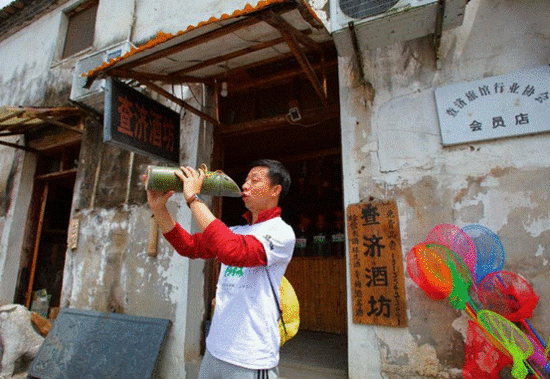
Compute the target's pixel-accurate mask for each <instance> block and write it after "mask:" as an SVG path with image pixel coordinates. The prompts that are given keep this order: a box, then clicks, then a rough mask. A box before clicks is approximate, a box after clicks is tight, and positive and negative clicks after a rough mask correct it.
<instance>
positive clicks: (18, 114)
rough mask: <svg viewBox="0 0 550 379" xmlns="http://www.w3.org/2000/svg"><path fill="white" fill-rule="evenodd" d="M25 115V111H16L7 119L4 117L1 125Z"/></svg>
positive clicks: (0, 119)
mask: <svg viewBox="0 0 550 379" xmlns="http://www.w3.org/2000/svg"><path fill="white" fill-rule="evenodd" d="M23 113H25V111H23V110H22V111H16V112H13V113H12V114H10V115H7V116H6V117H2V118H0V123H2V122H4V121H8V120H11V119H12V118H14V117H19V116H21V115H22V114H23Z"/></svg>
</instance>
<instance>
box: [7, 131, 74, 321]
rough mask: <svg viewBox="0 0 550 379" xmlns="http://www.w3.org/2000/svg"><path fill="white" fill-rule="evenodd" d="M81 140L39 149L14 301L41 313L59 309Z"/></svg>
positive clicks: (55, 311)
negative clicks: (48, 148) (52, 147)
mask: <svg viewBox="0 0 550 379" xmlns="http://www.w3.org/2000/svg"><path fill="white" fill-rule="evenodd" d="M79 153H80V142H78V143H72V144H69V145H64V146H59V147H56V148H54V149H51V150H48V151H44V152H41V154H40V156H39V157H38V162H37V167H36V174H35V179H34V189H33V196H32V200H31V207H30V208H31V213H30V217H29V220H28V223H27V230H26V243H25V248H24V257H23V259H22V263H21V268H20V271H19V281H18V288H17V293H16V299H15V301H16V302H17V303H19V304H24V305H25V306H26V307H27V308H29V309H31V310H33V311H35V312H37V313H39V314H41V315H42V316H44V317H50V318H55V316H56V313H57V312H58V310H59V306H60V300H61V289H62V283H63V269H64V265H65V253H66V250H67V238H68V228H69V219H70V214H71V207H72V198H73V191H74V185H75V178H76V171H77V166H78V159H79Z"/></svg>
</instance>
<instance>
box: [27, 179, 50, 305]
mask: <svg viewBox="0 0 550 379" xmlns="http://www.w3.org/2000/svg"><path fill="white" fill-rule="evenodd" d="M48 190H49V184H48V183H47V182H46V183H45V184H44V190H43V191H42V197H41V198H40V217H39V218H38V226H37V228H36V235H35V238H34V248H33V253H32V263H31V273H30V276H29V286H28V287H27V293H26V294H25V306H26V307H27V308H29V309H30V306H31V302H32V288H33V286H34V276H35V275H36V262H37V261H38V250H39V249H40V238H41V237H42V227H43V225H44V213H45V212H46V202H47V200H48Z"/></svg>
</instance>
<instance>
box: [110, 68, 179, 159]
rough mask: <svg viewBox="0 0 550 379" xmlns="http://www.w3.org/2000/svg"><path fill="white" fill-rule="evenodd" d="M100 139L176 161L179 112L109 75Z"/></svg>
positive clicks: (177, 156) (177, 154) (177, 155)
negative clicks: (101, 136) (101, 137)
mask: <svg viewBox="0 0 550 379" xmlns="http://www.w3.org/2000/svg"><path fill="white" fill-rule="evenodd" d="M104 119H105V120H104V125H103V141H104V142H107V143H110V144H114V145H117V146H119V147H122V148H124V149H128V150H131V151H135V152H138V153H144V154H147V155H151V156H154V157H156V158H162V159H165V160H167V161H169V162H174V163H176V164H179V151H180V144H179V141H180V115H179V114H178V113H177V112H174V111H173V110H171V109H170V108H168V107H166V106H164V105H162V104H160V103H158V102H156V101H154V100H152V99H150V98H148V97H147V96H145V95H143V94H141V93H140V92H138V91H136V90H135V89H133V88H131V87H129V86H127V85H125V84H123V83H120V82H119V81H117V80H115V79H112V78H108V79H107V80H106V88H105V118H104Z"/></svg>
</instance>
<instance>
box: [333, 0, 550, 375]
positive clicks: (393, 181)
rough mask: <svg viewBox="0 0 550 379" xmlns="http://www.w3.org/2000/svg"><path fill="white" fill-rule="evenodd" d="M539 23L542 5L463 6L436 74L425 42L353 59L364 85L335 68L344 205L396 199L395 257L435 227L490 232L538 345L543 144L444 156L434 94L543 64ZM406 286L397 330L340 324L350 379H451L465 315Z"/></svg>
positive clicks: (542, 139) (548, 244) (459, 150)
mask: <svg viewBox="0 0 550 379" xmlns="http://www.w3.org/2000/svg"><path fill="white" fill-rule="evenodd" d="M548 19H550V7H549V6H548V2H546V1H544V0H538V1H530V2H524V1H521V0H472V1H471V2H470V3H469V4H468V6H467V10H466V15H465V20H464V25H463V26H461V27H459V28H456V29H454V30H451V31H448V32H445V33H444V35H443V39H442V46H441V50H440V51H441V69H440V70H437V69H435V55H434V50H433V47H432V43H431V40H430V39H429V38H424V39H420V40H415V41H410V42H407V43H400V44H397V45H394V46H388V47H385V48H381V49H378V50H375V51H366V52H363V58H364V61H363V64H364V68H365V72H366V76H367V79H368V80H369V81H370V83H372V87H369V86H361V85H359V83H358V78H357V76H356V75H357V74H356V73H357V70H356V68H355V67H354V61H353V60H352V59H350V58H340V61H339V68H340V86H341V93H340V99H341V100H340V101H341V119H342V145H343V146H344V147H345V148H344V149H343V164H344V175H345V178H344V179H345V180H344V185H345V201H346V203H347V204H350V203H355V202H358V201H360V200H362V199H368V198H369V197H370V196H373V197H375V198H381V199H393V200H395V201H396V202H397V204H398V209H399V216H400V227H401V238H402V243H403V257H404V258H405V256H406V254H407V253H408V252H409V250H410V249H411V248H412V247H413V246H414V245H415V244H417V243H419V242H421V241H423V240H424V239H425V237H426V235H427V233H428V231H429V230H430V229H431V228H432V227H434V226H435V225H436V224H439V223H451V224H455V225H458V226H464V225H466V224H472V223H479V224H482V225H485V226H486V227H488V228H490V229H492V230H493V231H495V232H496V233H497V234H498V235H499V236H500V238H501V240H502V242H503V245H504V247H505V251H506V265H505V269H507V270H510V271H514V272H516V273H519V274H522V275H524V276H525V277H526V278H527V279H528V280H529V281H530V282H531V283H532V284H533V286H534V288H535V290H536V291H537V293H538V294H539V295H540V296H541V299H540V302H539V305H538V306H537V308H536V310H535V313H534V315H533V319H532V322H533V324H534V326H535V328H536V329H537V330H538V331H539V332H540V333H542V335H544V336H548V334H549V333H550V327H549V324H550V319H549V316H548V315H549V314H550V313H549V310H550V295H549V292H548V289H547V283H548V281H549V280H550V204H549V200H550V199H549V198H550V195H549V192H548V188H549V185H550V144H549V142H550V135H549V134H548V133H546V134H539V135H533V136H524V137H518V138H511V139H502V140H495V141H488V142H483V143H473V144H465V145H460V146H456V147H450V148H449V147H446V148H443V147H442V145H441V138H440V133H439V126H438V118H437V113H436V105H435V100H434V89H435V88H437V87H439V86H444V85H449V84H453V83H460V82H467V81H472V80H477V79H480V78H484V77H490V76H496V75H503V74H507V73H511V72H514V71H520V70H524V69H529V68H534V67H539V66H543V65H546V64H548V63H549V62H550V25H549V23H548V22H547V20H548ZM347 146H351V148H346V147H347ZM406 287H407V305H408V314H409V326H408V327H407V328H402V329H392V328H383V327H372V326H363V325H355V324H353V323H352V322H351V319H349V331H348V335H349V351H350V355H349V365H350V376H349V377H350V378H420V377H433V378H459V377H460V370H461V368H462V364H463V359H464V338H465V335H464V333H465V328H464V324H465V320H466V318H465V317H464V316H462V315H461V313H459V312H457V311H455V310H454V309H452V307H451V306H450V305H449V304H448V302H446V301H442V302H435V301H433V300H429V299H428V298H427V297H426V296H425V295H424V294H423V293H422V291H421V290H420V289H419V288H418V287H417V286H416V285H415V284H414V283H413V282H412V280H410V279H409V278H408V277H407V279H406ZM348 298H349V296H348ZM348 314H349V315H351V305H350V304H348Z"/></svg>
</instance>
